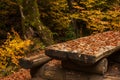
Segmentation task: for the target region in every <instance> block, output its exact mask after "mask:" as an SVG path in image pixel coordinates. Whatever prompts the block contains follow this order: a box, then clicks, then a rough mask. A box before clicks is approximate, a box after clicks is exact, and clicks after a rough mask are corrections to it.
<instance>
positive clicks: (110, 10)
mask: <svg viewBox="0 0 120 80" xmlns="http://www.w3.org/2000/svg"><path fill="white" fill-rule="evenodd" d="M109 30H117V31H120V0H0V45H1V46H0V76H6V75H8V74H10V73H12V72H14V71H15V70H17V69H18V68H20V66H19V65H18V59H19V58H21V57H24V56H25V55H27V53H31V52H33V51H35V50H37V49H40V50H41V49H44V48H45V47H46V46H49V45H51V44H55V43H58V42H64V41H67V40H72V39H76V38H79V37H83V36H87V35H91V34H96V33H99V32H104V31H109Z"/></svg>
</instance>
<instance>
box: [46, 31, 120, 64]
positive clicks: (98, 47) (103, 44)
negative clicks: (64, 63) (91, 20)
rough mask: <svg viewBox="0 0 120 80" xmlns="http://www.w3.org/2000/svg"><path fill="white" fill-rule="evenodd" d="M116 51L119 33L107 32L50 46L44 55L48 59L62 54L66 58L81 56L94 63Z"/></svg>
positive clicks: (119, 47)
mask: <svg viewBox="0 0 120 80" xmlns="http://www.w3.org/2000/svg"><path fill="white" fill-rule="evenodd" d="M116 50H120V31H108V32H103V33H98V34H95V35H90V36H86V37H82V38H78V39H75V40H71V41H67V42H63V43H58V44H54V45H51V46H49V47H47V48H46V54H47V55H48V56H50V57H52V56H53V57H54V55H55V57H57V56H58V57H61V56H59V55H56V54H57V53H59V52H63V53H67V54H66V55H67V56H69V54H72V55H70V56H74V55H76V56H77V57H78V58H83V57H81V56H84V58H89V57H91V58H90V59H88V60H89V61H90V60H91V61H92V60H93V62H96V61H98V60H99V59H101V58H103V57H105V56H108V55H110V54H112V53H114V52H115V51H116ZM51 51H52V52H51ZM49 52H50V53H49ZM51 53H54V54H51ZM77 57H75V58H77ZM71 58H73V57H71ZM78 60H79V59H78ZM83 60H84V59H83Z"/></svg>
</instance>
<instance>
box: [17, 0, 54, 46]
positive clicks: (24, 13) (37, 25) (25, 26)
mask: <svg viewBox="0 0 120 80" xmlns="http://www.w3.org/2000/svg"><path fill="white" fill-rule="evenodd" d="M17 3H18V5H19V7H20V12H21V18H22V31H23V35H24V38H25V39H26V38H30V39H31V38H33V37H34V35H35V34H36V35H37V36H38V37H39V39H40V40H41V41H42V42H43V43H44V44H45V45H50V44H52V43H53V39H52V33H51V31H50V30H49V29H47V28H46V27H45V26H43V24H42V22H41V21H40V19H39V18H40V13H39V9H38V4H37V0H18V1H17ZM28 30H29V31H30V32H28ZM30 34H31V35H30Z"/></svg>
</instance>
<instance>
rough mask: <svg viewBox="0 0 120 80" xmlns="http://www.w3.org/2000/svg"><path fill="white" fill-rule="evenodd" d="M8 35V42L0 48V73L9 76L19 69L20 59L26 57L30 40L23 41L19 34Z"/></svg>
mask: <svg viewBox="0 0 120 80" xmlns="http://www.w3.org/2000/svg"><path fill="white" fill-rule="evenodd" d="M12 32H13V34H10V33H8V36H7V40H6V41H5V42H4V44H3V45H2V46H1V47H0V73H2V74H1V75H0V76H2V75H7V74H9V73H11V72H13V71H14V70H15V69H17V68H18V67H19V66H18V59H19V58H21V57H23V56H25V51H27V49H28V46H29V45H30V44H31V41H30V40H22V39H21V38H20V36H19V35H18V33H17V32H15V31H14V30H13V31H12Z"/></svg>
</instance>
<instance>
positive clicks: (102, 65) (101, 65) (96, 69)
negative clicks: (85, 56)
mask: <svg viewBox="0 0 120 80" xmlns="http://www.w3.org/2000/svg"><path fill="white" fill-rule="evenodd" d="M62 67H63V68H66V69H72V70H79V71H83V72H91V73H98V74H104V73H105V72H106V71H107V68H108V60H107V58H103V59H101V60H100V61H98V62H97V63H95V64H93V65H89V66H86V65H77V64H75V63H73V62H71V61H67V60H66V61H62Z"/></svg>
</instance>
